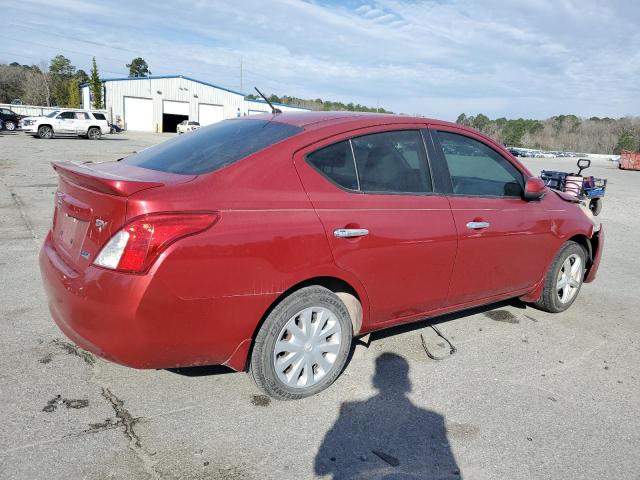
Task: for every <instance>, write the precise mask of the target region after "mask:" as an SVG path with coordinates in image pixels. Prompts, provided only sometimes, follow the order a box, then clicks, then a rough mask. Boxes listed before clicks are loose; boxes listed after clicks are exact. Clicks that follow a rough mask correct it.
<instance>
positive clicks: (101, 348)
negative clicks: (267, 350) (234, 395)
mask: <svg viewBox="0 0 640 480" xmlns="http://www.w3.org/2000/svg"><path fill="white" fill-rule="evenodd" d="M40 270H41V274H42V279H43V283H44V287H45V291H46V294H47V297H48V302H49V310H50V311H51V316H52V317H53V320H54V321H55V322H56V324H57V325H58V327H59V328H60V329H61V330H62V331H63V332H64V334H65V335H66V336H67V337H69V338H70V339H71V340H72V341H73V342H74V343H76V344H77V345H79V346H80V347H82V348H84V349H85V350H88V351H90V352H92V353H94V354H96V355H98V356H100V357H102V358H105V359H107V360H110V361H113V362H116V363H119V364H122V365H126V366H129V367H134V368H171V367H185V366H195V365H216V364H226V365H228V366H230V367H231V368H234V369H236V370H241V369H243V368H244V366H245V363H246V355H247V352H248V345H250V341H251V340H250V339H251V338H252V335H253V332H254V330H255V327H256V325H257V323H258V322H259V320H260V317H261V315H262V313H261V312H264V311H265V310H266V308H268V305H269V304H270V302H271V301H272V300H273V299H272V298H267V296H250V295H248V296H243V295H239V296H233V297H223V298H205V299H192V300H187V299H183V298H180V297H178V296H177V295H175V294H174V293H173V292H172V291H171V289H170V288H169V287H167V286H166V279H164V280H163V279H162V278H158V275H129V274H123V273H118V272H113V271H109V270H105V269H102V268H97V267H88V268H87V269H86V270H85V271H84V272H82V273H80V272H76V271H75V270H73V269H72V268H71V267H70V266H69V265H67V264H66V263H65V261H64V260H63V259H62V258H61V257H60V255H58V253H57V252H56V250H55V247H54V245H53V242H52V240H51V235H48V236H47V238H46V240H45V242H44V245H43V246H42V250H41V252H40ZM160 277H161V276H160ZM234 353H235V355H234Z"/></svg>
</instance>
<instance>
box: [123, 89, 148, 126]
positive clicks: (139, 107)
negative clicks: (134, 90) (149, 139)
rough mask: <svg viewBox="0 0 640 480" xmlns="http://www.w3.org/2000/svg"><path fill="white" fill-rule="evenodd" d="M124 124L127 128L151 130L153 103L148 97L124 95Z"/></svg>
mask: <svg viewBox="0 0 640 480" xmlns="http://www.w3.org/2000/svg"><path fill="white" fill-rule="evenodd" d="M124 125H125V128H126V129H127V130H137V131H140V132H152V131H153V104H152V103H151V99H150V98H136V97H124Z"/></svg>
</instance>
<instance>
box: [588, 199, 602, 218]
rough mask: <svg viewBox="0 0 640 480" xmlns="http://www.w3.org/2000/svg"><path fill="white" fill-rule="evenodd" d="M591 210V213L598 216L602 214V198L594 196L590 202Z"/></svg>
mask: <svg viewBox="0 0 640 480" xmlns="http://www.w3.org/2000/svg"><path fill="white" fill-rule="evenodd" d="M589 210H591V213H593V215H594V216H596V217H597V216H598V215H600V212H601V211H602V199H601V198H592V199H591V201H590V202H589Z"/></svg>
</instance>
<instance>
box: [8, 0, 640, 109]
mask: <svg viewBox="0 0 640 480" xmlns="http://www.w3.org/2000/svg"><path fill="white" fill-rule="evenodd" d="M43 1H44V0H30V1H29V0H23V1H22V2H14V3H12V4H7V5H5V6H4V7H3V8H4V10H5V12H6V15H7V17H8V18H12V19H15V23H16V24H17V25H18V28H20V27H22V31H21V35H20V36H19V37H18V36H16V37H15V38H16V40H15V41H13V42H11V41H8V42H5V43H3V45H2V46H1V47H0V58H1V59H3V60H8V61H12V60H14V59H17V60H18V61H20V62H22V63H38V62H39V61H40V60H48V59H49V58H51V57H52V56H53V55H54V54H56V53H63V54H65V55H66V56H68V57H69V58H71V59H72V61H73V62H74V63H75V64H76V65H77V66H78V67H82V68H85V69H87V68H88V67H89V62H90V59H91V57H92V56H93V55H95V56H96V58H97V60H98V64H99V66H100V67H101V69H102V70H103V72H105V73H106V74H107V75H108V76H112V75H113V74H126V69H125V68H124V64H125V63H128V62H129V61H130V60H131V58H133V57H134V56H142V57H144V58H145V59H146V60H147V61H148V62H149V64H150V67H151V70H152V71H153V73H156V74H169V73H183V74H185V75H191V76H193V77H196V78H201V79H203V80H208V81H211V82H213V83H217V84H222V85H226V86H229V87H232V88H239V87H240V85H239V63H240V58H241V57H242V60H243V66H244V84H243V88H244V90H246V91H249V90H250V88H249V86H252V85H254V84H257V85H258V86H262V87H263V88H264V89H265V90H268V91H270V92H273V93H278V94H289V95H298V96H305V97H313V98H316V97H322V98H326V99H334V100H343V101H353V102H357V103H364V104H368V105H376V104H377V103H378V101H379V102H380V105H382V106H385V107H386V108H390V109H393V110H395V111H401V112H405V113H421V114H424V115H427V116H437V117H442V118H447V119H453V118H455V117H456V116H457V114H458V113H460V112H461V111H465V112H467V113H478V112H479V111H482V112H483V113H485V114H488V115H491V116H525V117H529V116H537V117H545V116H549V115H553V114H559V113H577V114H580V115H588V116H591V115H609V116H620V115H624V114H628V113H632V114H634V113H635V114H638V110H639V108H640V96H639V95H638V93H639V90H640V87H639V86H638V85H639V82H638V81H637V79H638V76H639V74H640V61H639V60H640V53H639V52H640V31H639V30H638V27H637V22H636V20H637V19H638V18H640V4H637V3H636V2H625V1H623V0H611V1H609V2H606V3H605V2H598V1H597V0H583V1H577V0H556V1H553V0H522V1H519V2H503V1H499V0H485V1H483V2H475V1H473V0H448V1H427V2H413V1H402V0H378V1H371V2H368V3H362V4H355V5H354V4H352V3H349V4H342V3H338V2H336V1H335V0H314V1H308V2H301V1H296V0H279V1H270V2H264V1H260V0H239V1H235V2H233V3H232V2H209V1H204V0H202V1H196V0H176V1H173V2H171V3H165V2H150V1H146V2H143V1H141V2H125V1H112V2H109V3H106V4H95V3H94V2H81V1H80V0H64V1H60V2H57V3H56V8H55V9H47V10H43V9H41V8H38V2H43ZM96 5H99V6H96ZM96 10H98V11H96ZM78 39H85V40H86V41H84V42H83V41H79V40H78ZM29 42H31V43H29ZM42 45H44V47H43V46H42ZM12 55H13V56H12ZM26 59H29V60H26Z"/></svg>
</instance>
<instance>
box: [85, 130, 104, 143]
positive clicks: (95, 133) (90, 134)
mask: <svg viewBox="0 0 640 480" xmlns="http://www.w3.org/2000/svg"><path fill="white" fill-rule="evenodd" d="M101 137H102V131H101V130H100V129H99V128H98V127H91V128H90V129H89V130H87V138H88V139H89V140H100V138H101Z"/></svg>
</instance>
